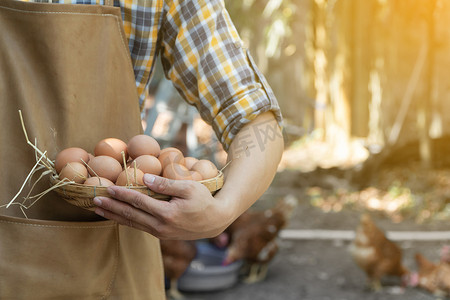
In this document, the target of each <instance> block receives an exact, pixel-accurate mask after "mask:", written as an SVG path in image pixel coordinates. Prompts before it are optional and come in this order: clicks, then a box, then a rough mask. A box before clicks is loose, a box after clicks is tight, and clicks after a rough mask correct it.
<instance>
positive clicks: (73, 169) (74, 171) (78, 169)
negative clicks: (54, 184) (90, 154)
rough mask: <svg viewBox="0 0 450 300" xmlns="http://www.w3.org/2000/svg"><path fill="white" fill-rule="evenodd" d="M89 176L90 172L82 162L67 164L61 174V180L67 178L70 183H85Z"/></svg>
mask: <svg viewBox="0 0 450 300" xmlns="http://www.w3.org/2000/svg"><path fill="white" fill-rule="evenodd" d="M87 176H88V171H87V169H86V167H85V165H84V164H82V163H80V162H70V163H67V164H66V165H65V166H64V168H62V170H61V172H60V173H59V179H60V180H63V179H64V178H67V179H69V180H70V181H75V182H76V183H83V182H84V181H85V180H86V178H87Z"/></svg>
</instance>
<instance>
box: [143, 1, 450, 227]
mask: <svg viewBox="0 0 450 300" xmlns="http://www.w3.org/2000/svg"><path fill="white" fill-rule="evenodd" d="M225 5H226V7H227V9H228V11H229V13H230V15H231V18H232V20H233V21H234V23H235V26H236V28H237V29H238V31H239V33H240V35H241V38H242V39H243V41H244V45H245V47H247V48H249V49H250V52H251V53H252V55H253V57H254V59H255V61H256V63H257V65H258V66H259V68H260V70H261V71H262V72H263V73H264V74H265V76H266V78H267V80H268V81H269V83H270V85H271V87H272V89H273V90H274V92H275V95H276V96H277V99H278V101H279V103H280V106H281V110H282V113H283V116H284V122H285V127H284V134H285V141H286V151H285V153H284V155H283V159H282V162H281V164H280V169H279V171H280V172H279V176H277V177H279V178H280V180H275V182H274V184H276V183H281V184H282V185H286V186H297V187H298V186H301V187H306V186H309V189H308V191H307V193H306V194H307V195H306V196H307V197H308V198H310V199H312V200H311V201H312V203H313V204H314V205H325V209H327V210H333V209H335V210H340V209H342V208H343V207H345V206H349V205H351V206H355V205H360V206H361V205H362V207H363V208H369V209H372V210H377V211H385V212H386V214H387V215H389V216H391V217H393V218H394V220H396V221H401V220H402V219H403V218H404V217H405V216H406V215H408V216H413V217H414V218H415V219H416V220H417V221H419V222H423V221H425V220H428V219H430V218H439V219H442V218H448V217H449V215H450V204H449V201H450V200H449V199H450V191H449V190H448V188H449V187H450V177H448V175H449V174H448V171H447V168H448V167H449V166H450V160H449V159H448V158H447V153H448V152H449V151H450V136H449V129H448V128H449V126H448V124H449V122H450V116H448V115H447V113H446V111H448V110H449V107H448V106H450V102H449V101H448V98H449V97H450V81H449V80H448V78H449V76H448V75H447V74H446V73H447V72H448V69H449V67H450V56H449V55H447V53H448V52H449V50H450V45H449V42H448V41H449V37H450V30H448V26H447V25H448V21H447V20H448V17H449V15H450V2H448V1H443V0H408V1H404V0H390V1H387V0H365V1H356V0H260V1H256V0H243V1H231V0H226V1H225ZM163 77H164V76H163V74H162V70H161V68H160V67H159V68H157V71H156V75H155V77H154V78H153V81H152V86H151V88H150V92H151V97H150V99H149V100H148V103H147V110H146V115H145V117H144V127H146V133H148V134H151V135H153V136H155V137H156V138H157V139H158V140H159V141H160V143H162V145H163V146H169V145H175V146H177V147H179V148H181V149H183V151H184V152H185V153H186V155H191V156H197V157H205V158H209V159H211V160H212V161H214V162H215V163H216V164H217V165H219V166H221V165H223V164H224V162H225V159H226V154H225V153H224V152H223V150H222V147H221V145H220V144H219V143H218V142H217V139H216V137H215V136H214V134H213V132H212V130H211V128H210V127H209V126H208V125H207V124H205V123H204V122H203V121H202V120H201V119H200V118H199V116H198V114H197V112H196V110H195V109H194V108H193V107H190V106H188V105H186V104H185V103H184V101H183V100H182V99H181V98H180V97H179V95H178V94H177V92H176V91H175V90H174V89H173V87H172V85H171V83H170V82H168V81H166V80H165V79H164V78H163ZM150 108H155V109H150ZM322 169H327V170H329V171H332V172H328V173H327V175H330V174H333V176H335V177H337V178H339V179H345V181H346V183H345V184H343V182H342V180H341V181H336V182H335V183H333V184H332V186H331V188H330V184H328V189H324V187H323V186H320V185H321V184H320V183H321V182H323V180H320V179H317V180H315V179H314V178H315V177H318V178H320V177H321V176H323V173H324V172H323V171H322ZM291 172H294V173H295V174H296V175H298V176H300V177H302V176H303V177H306V178H307V179H304V178H302V179H300V178H299V179H298V180H297V181H296V182H294V183H292V182H291V181H292V180H293V178H297V177H295V176H294V177H293V176H291V175H292V174H291ZM319 173H320V174H319ZM283 174H288V175H286V176H284V175H283ZM304 174H306V175H304ZM276 179H277V178H276ZM302 181H303V182H304V183H302ZM311 181H313V182H315V183H314V184H312V183H311ZM322 185H323V184H322ZM374 185H376V187H375V188H376V190H374ZM369 186H370V190H369V191H367V188H368V187H369ZM325 190H326V191H325ZM336 190H338V191H337V192H336ZM344 190H345V193H344V192H343V191H344ZM361 191H363V192H365V193H364V194H363V195H361ZM355 192H356V193H357V195H356V196H355V195H354V193H355ZM336 193H337V195H336ZM310 194H312V195H313V196H311V195H310ZM330 194H331V196H330ZM344 194H345V197H341V196H342V195H344ZM348 195H351V197H348ZM367 195H369V196H367ZM361 196H363V197H361ZM341 198H345V199H341ZM317 199H319V200H317ZM329 201H331V203H329Z"/></svg>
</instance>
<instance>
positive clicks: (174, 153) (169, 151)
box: [158, 148, 185, 171]
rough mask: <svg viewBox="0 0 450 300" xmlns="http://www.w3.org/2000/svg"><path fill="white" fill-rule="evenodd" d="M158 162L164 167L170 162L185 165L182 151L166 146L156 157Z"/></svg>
mask: <svg viewBox="0 0 450 300" xmlns="http://www.w3.org/2000/svg"><path fill="white" fill-rule="evenodd" d="M158 159H159V162H160V163H161V166H162V168H163V171H164V169H165V168H166V166H167V165H169V164H171V163H177V164H181V165H183V166H184V165H185V161H184V156H183V153H181V151H180V150H178V149H176V148H166V149H164V150H163V151H161V154H160V155H159V157H158Z"/></svg>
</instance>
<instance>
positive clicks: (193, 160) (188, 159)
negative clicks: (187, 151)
mask: <svg viewBox="0 0 450 300" xmlns="http://www.w3.org/2000/svg"><path fill="white" fill-rule="evenodd" d="M196 162H198V159H197V158H195V157H190V156H188V157H185V158H184V165H185V166H186V168H188V169H189V170H190V169H192V166H194V165H195V163H196Z"/></svg>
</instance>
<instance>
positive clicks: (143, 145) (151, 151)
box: [128, 134, 161, 159]
mask: <svg viewBox="0 0 450 300" xmlns="http://www.w3.org/2000/svg"><path fill="white" fill-rule="evenodd" d="M160 151H161V147H160V146H159V144H158V142H157V141H156V140H155V139H154V138H152V137H151V136H149V135H146V134H139V135H135V136H133V137H132V138H131V139H130V140H129V141H128V154H129V155H130V157H131V158H133V159H134V158H136V157H138V156H141V155H153V156H156V157H158V155H159V152H160Z"/></svg>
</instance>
